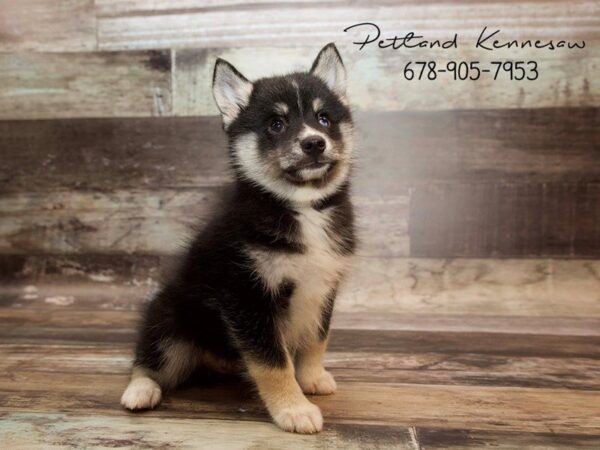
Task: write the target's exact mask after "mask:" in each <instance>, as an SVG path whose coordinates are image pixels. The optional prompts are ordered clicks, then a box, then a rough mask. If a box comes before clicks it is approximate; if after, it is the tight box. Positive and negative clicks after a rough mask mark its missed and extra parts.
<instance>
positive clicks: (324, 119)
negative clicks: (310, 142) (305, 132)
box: [317, 113, 331, 128]
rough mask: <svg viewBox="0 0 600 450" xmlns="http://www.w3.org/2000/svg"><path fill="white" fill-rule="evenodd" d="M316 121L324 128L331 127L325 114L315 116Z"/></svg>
mask: <svg viewBox="0 0 600 450" xmlns="http://www.w3.org/2000/svg"><path fill="white" fill-rule="evenodd" d="M317 120H318V121H319V124H320V125H321V126H323V127H325V128H329V127H330V126H331V121H330V120H329V116H328V115H327V114H325V113H319V114H317Z"/></svg>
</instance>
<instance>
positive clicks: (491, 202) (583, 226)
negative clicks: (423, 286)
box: [409, 183, 600, 257]
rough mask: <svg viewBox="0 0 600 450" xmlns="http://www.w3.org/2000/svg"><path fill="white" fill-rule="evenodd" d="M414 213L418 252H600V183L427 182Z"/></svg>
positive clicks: (413, 242)
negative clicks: (430, 183)
mask: <svg viewBox="0 0 600 450" xmlns="http://www.w3.org/2000/svg"><path fill="white" fill-rule="evenodd" d="M410 211H411V215H410V219H409V224H410V231H409V234H410V254H411V256H414V257H419V256H421V257H528V256H538V255H545V256H556V257H560V256H562V257H573V256H575V255H578V256H590V257H591V256H597V255H599V254H600V184H598V183H593V184H592V183H590V184H574V183H560V184H559V183H543V184H516V183H486V184H468V183H461V184H441V185H437V186H436V185H431V186H423V187H417V188H415V189H414V190H413V192H412V193H411V208H410Z"/></svg>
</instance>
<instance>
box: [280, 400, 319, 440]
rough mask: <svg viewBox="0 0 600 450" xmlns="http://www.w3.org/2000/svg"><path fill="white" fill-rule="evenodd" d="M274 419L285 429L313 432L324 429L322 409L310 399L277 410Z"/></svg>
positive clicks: (306, 432)
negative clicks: (309, 400)
mask: <svg viewBox="0 0 600 450" xmlns="http://www.w3.org/2000/svg"><path fill="white" fill-rule="evenodd" d="M273 420H275V423H276V424H277V425H278V426H279V427H280V428H282V429H284V430H285V431H295V432H296V433H304V434H311V433H317V432H319V431H321V430H322V429H323V416H322V415H321V410H320V409H319V407H318V406H317V405H313V404H312V403H310V402H308V401H307V402H306V403H301V404H300V405H294V406H290V407H287V408H282V409H281V410H279V411H276V412H275V413H274V414H273Z"/></svg>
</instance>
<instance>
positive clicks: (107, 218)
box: [0, 174, 408, 256]
mask: <svg viewBox="0 0 600 450" xmlns="http://www.w3.org/2000/svg"><path fill="white" fill-rule="evenodd" d="M166 175H168V174H163V176H166ZM222 190H223V189H222V188H219V187H205V188H195V189H161V190H131V191H130V190H127V191H123V190H118V191H109V192H101V191H91V192H88V191H83V190H78V191H65V190H61V191H47V192H34V193H24V194H8V195H5V196H3V197H0V210H2V215H3V220H2V221H1V222H0V253H5V254H21V255H26V254H29V253H35V254H39V253H87V252H89V253H98V254H103V253H104V254H110V253H112V254H114V253H121V252H126V253H142V254H143V253H158V254H163V255H168V254H176V253H180V252H181V251H182V250H183V249H184V247H185V242H186V240H187V239H189V238H190V237H191V236H192V235H193V229H194V228H195V227H196V226H203V225H205V224H206V223H207V222H208V220H210V217H211V214H212V212H213V211H215V209H216V208H218V207H219V199H220V198H221V193H222V192H221V191H222ZM407 203H408V201H407V198H406V197H401V196H398V197H397V198H391V199H390V198H381V199H375V201H371V199H370V198H368V197H357V198H356V199H355V204H356V208H357V210H358V212H359V214H360V219H359V221H358V228H359V229H360V230H374V229H376V230H377V232H376V233H373V232H372V231H370V232H369V233H368V234H367V233H365V238H364V239H363V240H362V242H361V248H360V250H359V254H361V255H369V256H372V255H377V256H394V255H398V254H400V255H407V254H408V234H407V230H408V224H407V222H406V219H405V218H406V217H407V214H406V206H407Z"/></svg>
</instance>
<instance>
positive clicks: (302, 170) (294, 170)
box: [284, 159, 337, 182]
mask: <svg viewBox="0 0 600 450" xmlns="http://www.w3.org/2000/svg"><path fill="white" fill-rule="evenodd" d="M336 163H337V162H336V161H333V160H330V159H327V160H325V159H323V160H314V161H307V162H303V163H300V164H296V165H294V166H293V167H290V168H288V169H286V170H285V171H284V172H285V176H286V177H287V178H288V179H290V180H291V181H294V182H299V181H309V180H315V179H319V178H323V177H325V176H326V175H327V174H328V173H329V172H330V171H331V170H332V169H333V167H334V166H335V164H336Z"/></svg>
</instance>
